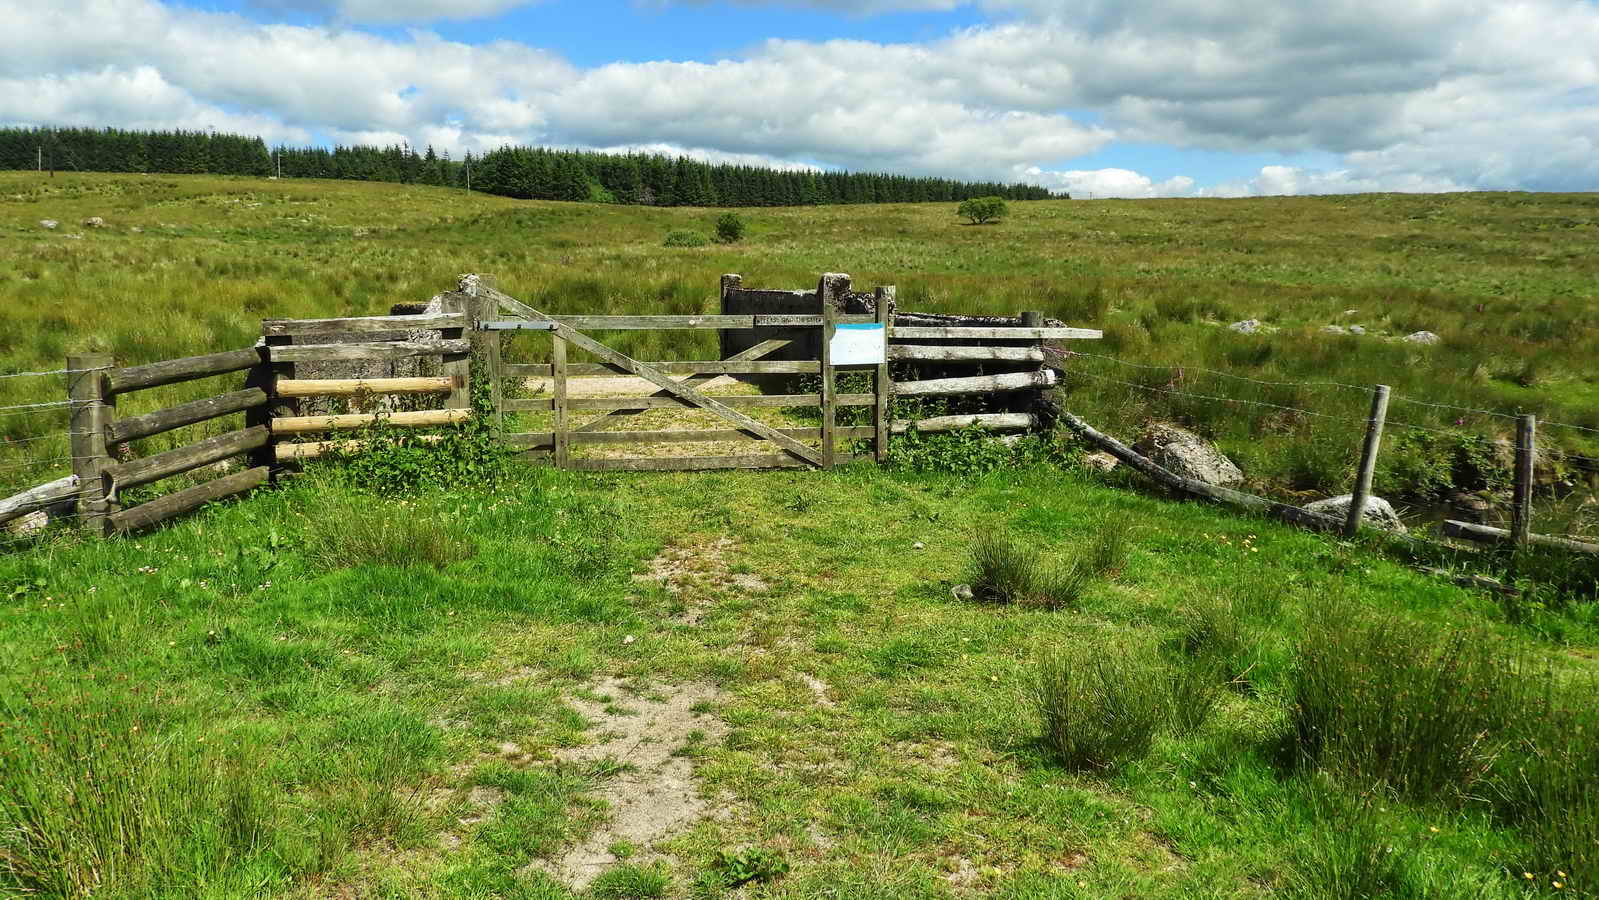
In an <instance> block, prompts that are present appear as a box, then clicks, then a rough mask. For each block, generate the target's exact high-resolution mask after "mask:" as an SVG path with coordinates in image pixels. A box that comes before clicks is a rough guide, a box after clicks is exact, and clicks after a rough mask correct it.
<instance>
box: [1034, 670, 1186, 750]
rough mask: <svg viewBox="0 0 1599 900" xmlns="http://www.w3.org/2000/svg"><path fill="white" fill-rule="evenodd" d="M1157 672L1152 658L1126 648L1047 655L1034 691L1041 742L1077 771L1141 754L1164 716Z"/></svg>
mask: <svg viewBox="0 0 1599 900" xmlns="http://www.w3.org/2000/svg"><path fill="white" fill-rule="evenodd" d="M1107 649H1109V652H1106V650H1107ZM1160 674H1161V673H1160V670H1159V667H1158V665H1157V664H1155V662H1154V661H1153V660H1151V659H1149V658H1148V657H1147V656H1146V655H1145V654H1143V653H1142V652H1139V651H1137V650H1135V649H1132V648H1127V647H1118V648H1096V649H1095V650H1094V652H1092V653H1090V652H1087V651H1083V650H1077V651H1071V652H1062V653H1059V654H1056V655H1053V656H1049V657H1046V658H1045V659H1044V660H1042V661H1041V663H1040V664H1039V677H1038V693H1037V703H1038V710H1039V713H1040V715H1041V717H1042V719H1043V723H1044V736H1043V740H1044V744H1045V746H1047V747H1048V748H1049V750H1050V751H1051V752H1052V753H1053V754H1054V755H1055V756H1056V758H1058V759H1059V760H1060V761H1061V763H1063V764H1064V765H1066V766H1067V767H1069V768H1072V769H1078V770H1100V771H1103V770H1108V769H1112V768H1114V767H1116V766H1117V765H1120V764H1121V763H1123V762H1126V761H1128V760H1132V759H1137V758H1139V757H1141V756H1143V755H1144V754H1145V753H1147V752H1149V746H1150V743H1151V742H1152V741H1153V740H1154V736H1155V732H1156V730H1157V729H1158V728H1159V727H1160V724H1161V722H1162V720H1163V719H1164V718H1165V716H1166V709H1167V707H1166V704H1167V696H1166V692H1165V685H1164V683H1163V679H1162V678H1161V677H1160Z"/></svg>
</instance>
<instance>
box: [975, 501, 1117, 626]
mask: <svg viewBox="0 0 1599 900" xmlns="http://www.w3.org/2000/svg"><path fill="white" fill-rule="evenodd" d="M1129 530H1130V529H1129V526H1128V523H1127V521H1126V520H1125V519H1123V518H1119V517H1117V518H1112V519H1107V520H1106V522H1105V523H1104V525H1103V527H1101V528H1100V529H1099V530H1098V531H1096V532H1095V534H1094V539H1093V540H1092V541H1091V542H1090V543H1089V545H1088V546H1087V547H1085V548H1083V549H1082V550H1081V551H1080V552H1079V553H1078V554H1076V555H1075V556H1074V557H1073V558H1072V559H1069V560H1067V561H1065V562H1063V563H1052V562H1050V561H1049V560H1047V559H1045V558H1044V555H1043V553H1042V551H1040V550H1039V549H1038V547H1037V546H1035V545H1034V544H1032V543H1029V542H1027V541H1025V540H1023V539H1021V538H1018V537H1017V536H1016V535H1015V534H1013V533H1012V532H1010V531H1008V530H1005V529H995V530H990V531H984V532H981V533H980V534H978V536H977V539H976V540H975V541H974V542H973V543H972V549H971V559H970V569H971V571H970V582H971V591H972V598H973V599H975V600H979V601H981V602H983V603H996V604H1003V605H1010V606H1041V607H1044V608H1046V609H1060V608H1063V607H1073V606H1076V605H1077V602H1078V601H1079V600H1080V599H1081V598H1082V596H1083V594H1084V593H1086V592H1087V590H1088V589H1089V588H1090V587H1091V586H1093V584H1094V583H1095V582H1096V581H1098V580H1100V579H1102V578H1104V577H1106V576H1108V575H1110V574H1111V573H1113V572H1115V571H1116V570H1118V569H1120V568H1121V567H1122V566H1123V565H1125V564H1126V558H1127V535H1128V532H1129Z"/></svg>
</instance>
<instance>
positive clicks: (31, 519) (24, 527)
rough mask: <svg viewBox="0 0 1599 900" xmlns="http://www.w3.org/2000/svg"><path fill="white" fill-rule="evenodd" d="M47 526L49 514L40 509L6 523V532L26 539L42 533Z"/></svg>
mask: <svg viewBox="0 0 1599 900" xmlns="http://www.w3.org/2000/svg"><path fill="white" fill-rule="evenodd" d="M49 524H50V514H49V513H47V512H45V511H44V510H42V509H36V510H34V511H33V512H31V513H28V514H27V515H25V516H22V517H21V518H18V519H13V520H12V521H10V522H7V523H6V531H9V532H10V533H12V534H14V535H17V536H18V537H28V536H31V535H35V534H38V533H39V532H41V531H43V530H44V529H45V528H46V527H47V526H48V525H49Z"/></svg>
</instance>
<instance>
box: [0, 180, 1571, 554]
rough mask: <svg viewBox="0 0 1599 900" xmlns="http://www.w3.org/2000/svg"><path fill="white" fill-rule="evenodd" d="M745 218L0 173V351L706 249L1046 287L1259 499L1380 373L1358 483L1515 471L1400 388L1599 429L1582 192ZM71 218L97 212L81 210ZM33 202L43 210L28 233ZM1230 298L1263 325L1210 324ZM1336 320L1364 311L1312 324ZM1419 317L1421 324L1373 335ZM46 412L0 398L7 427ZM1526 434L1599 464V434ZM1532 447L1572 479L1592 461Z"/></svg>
mask: <svg viewBox="0 0 1599 900" xmlns="http://www.w3.org/2000/svg"><path fill="white" fill-rule="evenodd" d="M743 215H744V218H745V219H746V221H747V222H748V225H749V236H748V238H747V239H746V240H745V241H744V242H743V243H741V244H738V245H734V246H721V245H711V246H708V247H703V248H688V249H684V248H666V247H663V246H661V242H662V237H663V236H664V235H665V234H666V232H668V231H670V230H674V229H683V228H688V229H698V230H700V231H703V232H706V233H710V232H711V231H712V230H713V222H714V219H715V216H716V213H715V212H714V211H709V210H694V209H643V208H620V207H606V206H597V205H579V204H561V203H540V202H519V201H512V200H505V199H501V198H493V197H485V196H481V195H467V194H463V193H461V192H458V191H449V190H445V189H438V188H426V187H401V186H395V185H383V184H359V183H348V182H310V181H293V180H287V181H265V180H258V179H244V178H207V177H198V176H194V177H182V176H112V175H105V176H99V175H72V176H67V175H62V176H59V177H57V178H56V179H55V180H53V181H51V180H49V179H40V178H39V177H38V176H36V175H34V174H32V173H0V240H3V241H4V246H5V249H6V252H5V253H4V254H0V285H3V287H0V296H3V298H4V301H5V302H4V304H3V305H0V326H3V327H0V366H3V367H4V368H5V369H7V370H12V371H16V370H29V369H33V368H38V367H52V368H53V367H56V366H57V365H59V361H60V360H61V358H62V356H63V355H64V354H65V353H66V352H68V351H69V350H70V349H73V348H88V347H98V348H102V349H109V350H111V351H113V352H115V353H116V354H117V355H118V357H119V359H121V360H125V361H126V362H129V363H137V362H143V361H148V360H154V359H161V358H169V357H176V356H183V355H189V354H193V353H196V352H200V351H205V350H211V349H216V348H222V347H234V346H243V345H246V344H248V343H249V342H251V341H253V339H254V337H255V335H256V330H257V322H258V320H259V319H260V318H263V317H268V316H328V315H353V314H368V313H376V312H380V311H383V310H385V309H386V308H387V307H388V306H389V304H391V303H393V302H396V301H401V300H421V299H425V298H427V297H428V296H430V295H431V294H432V293H434V292H435V291H438V290H440V289H443V288H445V287H448V286H449V285H450V284H452V283H453V279H454V277H455V276H456V275H457V274H458V273H460V272H465V271H484V272H493V273H495V274H497V275H498V276H499V277H500V279H501V284H502V287H504V288H505V289H506V290H508V291H509V292H510V293H512V294H515V295H517V296H519V297H523V298H525V299H527V300H529V301H530V302H532V303H533V304H534V305H536V306H539V307H541V308H544V309H547V310H551V311H555V312H568V313H576V312H589V313H624V312H625V313H646V312H657V313H686V312H707V311H711V310H712V309H713V307H714V305H715V292H716V283H717V276H718V275H720V274H721V273H723V272H739V273H741V274H743V275H744V276H745V283H746V284H747V285H751V286H774V287H799V286H806V285H810V284H813V283H814V281H815V279H816V276H817V274H818V273H820V272H824V271H847V272H850V273H851V274H853V275H854V276H855V278H856V281H857V283H858V284H861V285H873V284H877V283H895V284H898V285H899V288H900V292H899V296H900V298H901V303H902V306H904V307H905V308H910V309H922V310H945V311H963V312H1007V313H1009V312H1014V311H1016V310H1019V309H1043V310H1045V311H1046V312H1048V313H1049V314H1051V315H1054V316H1058V317H1059V318H1062V319H1065V320H1067V321H1069V322H1072V323H1074V324H1083V325H1091V326H1099V327H1103V328H1104V329H1105V331H1106V339H1105V340H1104V341H1103V342H1100V343H1098V344H1096V345H1093V346H1091V347H1085V348H1083V349H1086V350H1088V351H1089V352H1092V353H1096V354H1102V355H1104V356H1110V357H1116V358H1118V359H1120V360H1123V361H1125V362H1126V363H1135V364H1142V365H1145V366H1155V367H1156V368H1137V367H1135V366H1132V365H1127V364H1123V363H1118V362H1113V361H1109V360H1104V359H1097V358H1080V359H1078V360H1076V361H1075V362H1074V364H1073V365H1074V374H1073V376H1072V377H1071V378H1069V379H1068V383H1067V386H1066V391H1067V393H1068V395H1069V397H1070V398H1071V404H1072V406H1073V408H1074V409H1075V410H1077V411H1079V412H1080V413H1082V414H1083V415H1085V416H1087V417H1089V418H1090V419H1091V420H1092V421H1095V422H1097V423H1102V424H1103V425H1104V426H1105V427H1106V428H1109V429H1111V430H1113V431H1117V432H1119V433H1124V434H1125V433H1129V432H1131V431H1132V430H1133V429H1135V428H1136V427H1137V425H1138V424H1139V423H1140V421H1142V420H1143V419H1145V418H1175V419H1179V420H1185V421H1188V422H1190V423H1194V424H1196V425H1197V426H1198V427H1199V428H1201V430H1204V431H1207V432H1209V433H1210V434H1211V435H1212V436H1214V437H1216V438H1217V439H1218V440H1220V441H1221V443H1222V445H1223V446H1224V448H1225V449H1226V450H1228V451H1229V452H1230V453H1231V454H1232V455H1234V457H1235V458H1237V459H1238V460H1239V461H1240V462H1241V464H1242V465H1243V467H1244V469H1245V471H1246V472H1247V473H1248V474H1249V475H1250V477H1251V478H1252V479H1254V480H1256V481H1257V482H1258V483H1259V484H1260V486H1262V488H1263V489H1270V490H1273V491H1276V492H1279V493H1290V492H1302V493H1303V494H1305V495H1306V496H1309V495H1313V494H1325V493H1332V492H1335V491H1338V490H1339V489H1341V488H1343V487H1345V486H1346V485H1347V483H1348V482H1349V480H1350V475H1351V472H1350V469H1351V466H1352V460H1353V459H1354V457H1355V455H1356V446H1357V441H1358V431H1359V427H1360V426H1359V424H1358V420H1361V419H1363V418H1364V415H1365V407H1366V404H1367V402H1368V400H1367V397H1366V395H1365V393H1364V388H1365V386H1367V385H1370V384H1373V383H1377V382H1382V383H1387V384H1390V385H1392V386H1393V388H1394V390H1395V394H1396V397H1397V398H1398V399H1396V402H1395V405H1394V409H1393V410H1392V412H1391V413H1390V422H1392V423H1394V429H1395V430H1394V432H1393V434H1394V437H1393V439H1391V441H1390V448H1391V449H1390V452H1389V453H1388V454H1386V455H1385V463H1384V466H1383V469H1382V471H1380V473H1379V477H1378V489H1379V491H1382V492H1385V493H1388V494H1391V495H1395V496H1398V497H1406V498H1418V497H1425V496H1427V495H1431V494H1437V493H1441V492H1443V491H1445V490H1447V489H1449V488H1452V487H1464V488H1468V489H1493V488H1496V487H1499V486H1501V484H1500V482H1502V480H1503V478H1504V477H1505V476H1506V474H1507V470H1506V469H1505V467H1504V465H1503V463H1504V460H1503V459H1502V458H1500V456H1501V455H1496V453H1495V452H1494V451H1493V448H1492V446H1491V444H1490V443H1489V442H1491V441H1492V440H1494V439H1502V438H1506V437H1508V436H1509V435H1510V434H1511V431H1512V426H1513V423H1512V422H1511V421H1510V420H1509V419H1508V418H1500V417H1495V416H1488V415H1482V414H1480V413H1475V412H1469V411H1465V410H1462V409H1452V408H1439V407H1432V406H1422V405H1417V404H1415V403H1412V402H1410V401H1412V400H1427V401H1432V402H1435V403H1441V404H1448V405H1450V406H1455V407H1466V408H1473V409H1487V410H1490V411H1493V412H1499V413H1507V414H1508V413H1513V412H1517V411H1520V410H1527V411H1533V412H1536V413H1538V414H1539V415H1540V416H1541V417H1542V418H1544V419H1546V420H1550V421H1553V422H1559V423H1568V424H1572V425H1578V426H1585V427H1588V428H1599V384H1596V381H1595V379H1596V376H1595V374H1594V370H1593V368H1592V366H1591V365H1590V361H1591V360H1592V359H1593V357H1594V355H1595V353H1596V351H1599V305H1596V304H1595V302H1594V300H1595V288H1594V285H1595V284H1596V283H1599V252H1595V251H1596V250H1599V196H1596V195H1591V194H1588V195H1552V194H1536V195H1535V194H1462V195H1443V196H1405V195H1365V196H1354V197H1318V198H1268V199H1248V200H1163V201H1117V200H1101V201H1092V202H1088V201H1069V202H1068V201H1044V202H1035V203H1016V204H1012V214H1011V216H1010V217H1009V218H1008V219H1007V220H1005V221H1004V222H1003V223H1002V224H999V225H996V226H989V227H968V226H964V225H962V224H960V220H959V219H958V217H957V216H956V215H955V214H954V209H953V206H951V207H948V208H945V207H943V206H938V205H900V206H893V205H890V206H878V207H858V206H857V207H833V208H792V209H770V210H751V211H746V212H744V214H743ZM89 216H101V217H103V218H104V219H105V220H106V222H107V223H108V227H106V228H103V229H88V228H83V227H80V226H79V225H78V223H79V222H80V221H82V220H83V219H85V218H86V217H89ZM43 218H52V219H57V220H59V221H61V222H62V226H61V227H60V228H59V229H58V230H56V231H47V230H44V229H42V228H40V227H39V224H38V222H39V220H40V219H43ZM73 234H78V235H81V237H79V238H74V237H72V236H70V235H73ZM1350 310H1353V312H1346V311H1350ZM1246 318H1257V319H1259V320H1261V321H1263V322H1264V323H1266V324H1267V325H1268V326H1269V327H1270V328H1274V329H1278V330H1276V331H1275V332H1274V333H1270V334H1261V335H1240V334H1235V333H1233V332H1231V331H1228V330H1227V329H1225V328H1224V327H1221V326H1222V325H1225V324H1227V323H1231V322H1234V321H1238V320H1242V319H1246ZM1331 324H1339V325H1346V326H1347V325H1351V324H1358V325H1361V326H1363V327H1364V328H1365V329H1367V330H1368V332H1369V334H1368V335H1367V336H1365V337H1356V336H1335V335H1328V334H1323V333H1321V332H1320V329H1321V328H1322V327H1323V326H1326V325H1331ZM1418 330H1428V331H1432V332H1435V333H1437V334H1438V335H1440V336H1441V337H1442V343H1441V344H1440V345H1438V346H1434V347H1419V346H1416V345H1413V344H1407V343H1403V342H1398V341H1392V340H1383V339H1382V338H1381V337H1380V336H1387V337H1390V338H1391V337H1397V336H1401V335H1405V334H1408V333H1411V332H1414V331H1418ZM712 340H714V338H712V336H710V335H709V334H701V335H695V334H692V333H676V334H671V335H670V336H662V335H659V334H657V335H653V336H646V335H640V334H636V333H635V334H633V335H628V336H625V337H624V338H623V339H622V340H621V344H622V345H623V346H625V347H630V348H631V349H632V350H634V351H635V352H637V353H639V354H641V355H645V356H665V357H668V358H670V357H671V356H673V355H676V356H678V357H679V358H686V357H687V356H688V355H690V354H693V355H700V354H704V353H707V352H710V351H711V349H713V348H712V346H711V343H710V342H711V341H712ZM648 341H653V342H656V343H654V344H647V343H644V342H648ZM666 341H671V342H676V343H671V344H667V343H664V342H666ZM694 341H699V342H701V343H702V344H704V346H695V345H694V344H693V343H692V342H694ZM529 345H530V344H529ZM1202 369H1220V370H1225V371H1226V372H1229V373H1233V374H1237V375H1242V376H1247V377H1250V378H1255V379H1259V380H1263V381H1268V382H1316V383H1326V382H1338V383H1341V384H1344V385H1349V386H1351V387H1339V386H1325V385H1323V386H1304V385H1301V384H1277V385H1260V384H1254V383H1250V382H1246V381H1241V380H1235V379H1229V378H1223V377H1218V376H1214V375H1211V374H1208V373H1206V372H1204V371H1201V370H1202ZM41 387H42V385H41V384H40V383H39V382H37V381H31V380H28V379H9V380H0V405H13V404H19V403H25V402H29V401H32V400H35V399H37V398H38V397H40V396H41V394H42V395H43V396H44V397H45V398H47V399H54V397H53V395H52V392H53V390H54V388H52V389H51V390H49V391H41ZM192 390H204V388H203V387H195V388H192ZM1172 391H1184V392H1188V393H1191V394H1197V395H1200V396H1199V397H1192V396H1183V395H1181V394H1177V393H1172ZM1206 398H1222V399H1206ZM168 399H171V398H170V397H161V396H151V397H148V398H141V402H150V403H154V402H161V401H163V400H168ZM1235 401H1251V402H1253V403H1259V404H1266V405H1250V404H1248V403H1239V402H1235ZM1282 407H1289V408H1303V409H1307V410H1310V411H1311V413H1310V414H1307V413H1302V412H1295V411H1293V409H1283V408H1282ZM58 418H59V417H56V419H52V418H50V417H49V416H31V415H18V416H12V417H10V418H8V419H7V420H5V421H6V422H7V425H8V430H9V436H10V437H11V438H13V439H18V438H25V437H30V436H35V435H36V434H38V433H43V432H44V431H45V430H47V429H46V427H45V424H44V423H46V422H55V421H56V420H57V419H58ZM1406 426H1424V427H1426V428H1432V429H1440V430H1442V431H1443V432H1445V433H1443V434H1439V433H1435V432H1430V431H1421V430H1416V429H1411V428H1407V427H1406ZM1473 436H1475V437H1476V438H1480V439H1481V441H1476V439H1475V438H1474V437H1473ZM1543 436H1544V440H1545V441H1546V442H1547V443H1548V444H1549V445H1551V446H1554V447H1559V448H1563V449H1564V450H1566V451H1569V452H1571V453H1574V454H1577V455H1579V456H1588V457H1599V433H1595V432H1587V431H1581V430H1576V429H1570V428H1558V427H1549V428H1546V429H1545V430H1544V434H1543ZM39 443H40V445H41V446H49V445H50V444H49V442H39ZM50 455H53V456H59V455H61V454H60V453H59V452H54V453H51V454H50ZM12 458H15V457H14V455H13V456H12V457H10V458H8V460H7V462H9V460H10V459H12ZM0 464H5V462H0ZM1545 468H1546V469H1547V471H1548V480H1550V481H1551V482H1553V481H1562V480H1563V481H1565V482H1567V483H1568V484H1573V485H1575V484H1580V483H1582V482H1583V481H1584V480H1587V479H1591V478H1592V477H1593V472H1594V470H1595V469H1596V468H1599V463H1595V462H1594V461H1592V460H1583V459H1575V458H1569V459H1552V460H1550V461H1549V463H1548V465H1547V466H1546V467H1545ZM0 474H3V473H0ZM22 474H25V475H27V476H29V477H31V476H33V475H35V474H39V473H38V472H35V471H33V470H29V471H27V472H25V473H22ZM1543 507H1544V508H1546V509H1547V508H1548V507H1549V504H1547V503H1546V504H1543ZM1540 524H1541V525H1547V526H1549V527H1548V529H1547V530H1566V529H1567V528H1568V527H1570V528H1579V527H1580V523H1579V524H1577V525H1572V524H1571V523H1570V521H1569V517H1567V518H1565V519H1563V520H1562V521H1560V522H1548V523H1540Z"/></svg>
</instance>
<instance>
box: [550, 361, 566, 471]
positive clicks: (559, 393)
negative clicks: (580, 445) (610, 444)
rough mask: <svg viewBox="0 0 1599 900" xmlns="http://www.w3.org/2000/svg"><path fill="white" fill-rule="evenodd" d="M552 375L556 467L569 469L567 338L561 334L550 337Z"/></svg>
mask: <svg viewBox="0 0 1599 900" xmlns="http://www.w3.org/2000/svg"><path fill="white" fill-rule="evenodd" d="M550 341H551V343H550V373H551V376H552V377H551V381H552V382H553V384H554V388H553V389H554V392H555V397H554V399H555V404H554V408H555V421H554V425H553V430H554V432H555V467H556V468H557V469H564V468H567V463H568V462H569V461H570V459H571V449H570V448H571V438H570V433H569V429H568V427H567V426H568V425H569V424H570V423H569V422H568V421H567V414H566V338H564V337H562V336H561V335H560V334H558V333H557V334H553V335H551V336H550Z"/></svg>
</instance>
